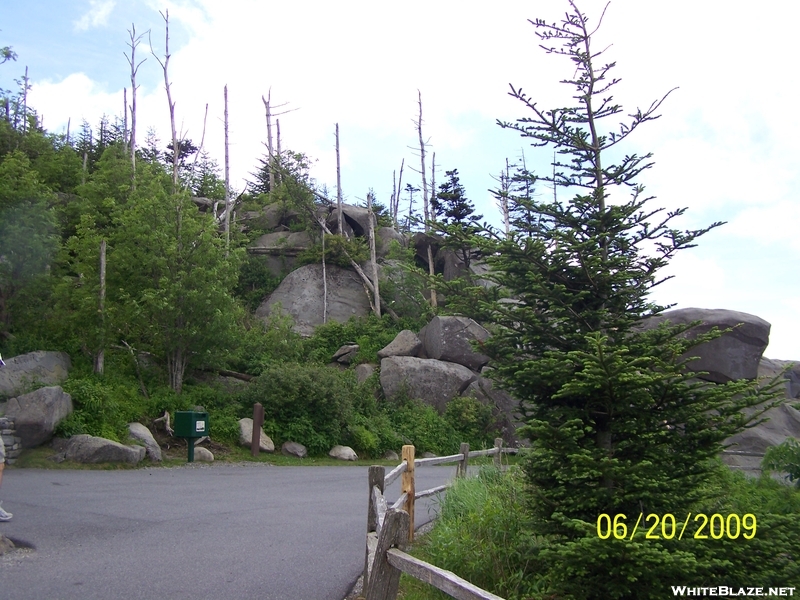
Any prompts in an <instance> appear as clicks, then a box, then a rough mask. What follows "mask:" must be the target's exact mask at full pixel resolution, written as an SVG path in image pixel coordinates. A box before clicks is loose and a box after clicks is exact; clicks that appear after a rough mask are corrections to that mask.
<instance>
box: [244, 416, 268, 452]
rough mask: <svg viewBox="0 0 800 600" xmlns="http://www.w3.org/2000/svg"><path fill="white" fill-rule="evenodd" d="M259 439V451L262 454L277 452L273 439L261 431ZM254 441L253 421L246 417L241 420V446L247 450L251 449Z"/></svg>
mask: <svg viewBox="0 0 800 600" xmlns="http://www.w3.org/2000/svg"><path fill="white" fill-rule="evenodd" d="M260 431H261V435H260V436H259V438H258V443H259V446H258V447H259V450H260V451H261V452H275V444H274V443H273V441H272V439H271V438H270V437H269V436H268V435H267V434H266V433H264V430H263V429H261V430H260ZM252 441H253V419H251V418H249V417H245V418H244V419H239V444H240V445H242V446H244V447H245V448H250V447H251V444H252Z"/></svg>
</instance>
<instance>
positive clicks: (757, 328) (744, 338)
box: [643, 308, 770, 383]
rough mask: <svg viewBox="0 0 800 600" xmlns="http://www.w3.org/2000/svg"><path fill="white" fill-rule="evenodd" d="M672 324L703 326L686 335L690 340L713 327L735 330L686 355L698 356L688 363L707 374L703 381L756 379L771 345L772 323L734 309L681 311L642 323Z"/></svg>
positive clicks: (646, 325)
mask: <svg viewBox="0 0 800 600" xmlns="http://www.w3.org/2000/svg"><path fill="white" fill-rule="evenodd" d="M664 321H669V322H670V323H671V324H672V325H683V324H687V323H691V322H693V321H700V322H701V323H700V324H699V325H697V326H696V327H694V328H692V329H690V330H689V331H687V332H686V334H685V335H686V336H688V337H689V338H690V339H692V338H696V337H697V336H698V335H700V334H702V333H707V332H708V331H709V330H711V328H712V327H718V328H719V329H728V328H731V327H732V328H733V330H732V331H730V332H728V333H725V334H723V335H722V336H720V337H718V338H716V339H714V340H712V341H710V342H706V343H704V344H700V345H698V346H696V347H694V348H692V349H690V350H689V351H687V352H686V354H685V355H684V356H685V357H697V359H696V360H691V361H689V362H688V364H687V367H688V368H689V369H690V370H692V371H707V372H708V374H707V375H701V376H699V377H700V379H705V380H707V381H713V382H714V383H727V382H728V381H736V380H738V379H755V378H756V377H757V376H758V364H759V361H760V360H761V355H762V354H763V352H764V349H765V348H766V347H767V344H768V343H769V330H770V324H769V323H767V322H766V321H765V320H764V319H761V318H759V317H757V316H755V315H750V314H747V313H743V312H738V311H735V310H724V309H714V310H707V309H703V308H681V309H678V310H668V311H666V312H664V313H662V314H661V315H659V316H657V317H652V318H650V319H648V320H647V321H645V323H644V324H643V326H644V328H645V329H653V328H655V327H657V326H658V325H660V324H661V323H663V322H664Z"/></svg>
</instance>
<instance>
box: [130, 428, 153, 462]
mask: <svg viewBox="0 0 800 600" xmlns="http://www.w3.org/2000/svg"><path fill="white" fill-rule="evenodd" d="M128 433H129V434H130V436H131V438H133V439H134V440H139V441H140V442H143V443H144V448H145V453H146V454H147V457H148V458H149V459H150V460H152V461H154V462H161V446H159V445H158V444H157V443H156V440H155V438H154V437H153V434H152V433H151V432H150V430H149V429H148V428H147V427H145V426H144V425H142V424H141V423H128Z"/></svg>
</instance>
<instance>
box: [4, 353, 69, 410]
mask: <svg viewBox="0 0 800 600" xmlns="http://www.w3.org/2000/svg"><path fill="white" fill-rule="evenodd" d="M4 362H5V363H6V366H4V367H3V368H2V369H0V399H2V398H11V397H13V396H18V395H20V394H24V393H26V392H30V391H32V390H35V389H36V388H39V387H42V386H52V385H60V384H62V383H64V381H65V380H66V379H67V376H68V375H69V369H70V367H71V362H70V359H69V355H68V354H66V353H64V352H29V353H28V354H21V355H19V356H13V357H11V358H5V359H4Z"/></svg>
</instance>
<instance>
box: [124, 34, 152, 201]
mask: <svg viewBox="0 0 800 600" xmlns="http://www.w3.org/2000/svg"><path fill="white" fill-rule="evenodd" d="M128 34H129V35H130V38H131V41H130V42H129V43H128V46H129V47H130V49H131V55H130V57H128V55H127V54H125V58H126V59H127V60H128V64H129V65H130V66H131V106H130V109H131V187H135V185H136V183H135V177H136V90H137V89H138V87H139V86H137V85H136V73H137V72H138V71H139V67H141V66H142V63H143V62H144V61H145V60H147V59H146V58H145V59H142V60H141V61H140V62H139V64H136V47H137V46H138V45H139V42H140V41H142V38H143V37H144V34H143V33H142V34H140V35H138V36H137V35H136V25H134V24H133V23H131V28H130V29H129V30H128ZM123 54H124V53H123ZM126 114H127V112H126Z"/></svg>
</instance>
